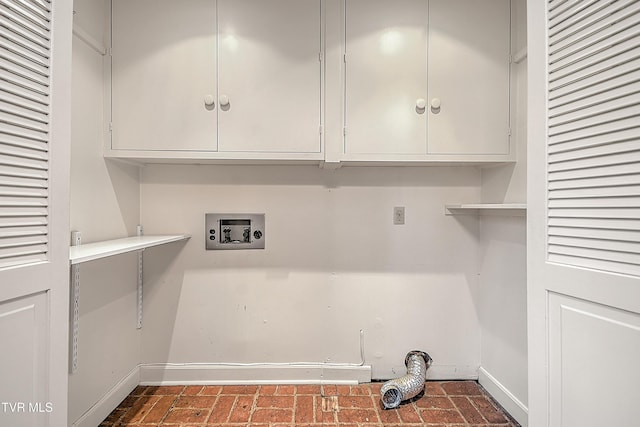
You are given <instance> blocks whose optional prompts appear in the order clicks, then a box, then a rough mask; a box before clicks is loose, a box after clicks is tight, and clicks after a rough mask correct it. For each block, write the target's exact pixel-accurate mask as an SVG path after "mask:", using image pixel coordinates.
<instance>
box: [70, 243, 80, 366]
mask: <svg viewBox="0 0 640 427" xmlns="http://www.w3.org/2000/svg"><path fill="white" fill-rule="evenodd" d="M81 243H82V234H81V233H80V232H79V231H72V232H71V246H78V245H80V244H81ZM71 298H72V301H71V310H72V312H71V340H70V345H71V349H70V351H71V357H70V358H69V362H70V366H69V370H70V372H71V373H72V374H73V373H75V372H76V371H77V370H78V330H79V326H80V265H79V264H74V265H72V266H71Z"/></svg>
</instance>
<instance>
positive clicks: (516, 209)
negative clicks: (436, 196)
mask: <svg viewBox="0 0 640 427" xmlns="http://www.w3.org/2000/svg"><path fill="white" fill-rule="evenodd" d="M444 208H445V209H444V210H445V212H444V213H445V215H512V216H525V215H526V214H527V205H526V204H525V203H466V204H459V205H445V206H444Z"/></svg>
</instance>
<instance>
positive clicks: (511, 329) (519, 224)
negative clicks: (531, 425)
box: [478, 0, 528, 425]
mask: <svg viewBox="0 0 640 427" xmlns="http://www.w3.org/2000/svg"><path fill="white" fill-rule="evenodd" d="M513 14H514V18H515V19H514V20H513V21H514V22H515V24H516V25H515V26H514V33H513V34H514V37H513V39H512V51H513V52H514V53H518V52H521V51H522V50H523V49H525V48H526V4H525V2H524V1H522V0H517V1H514V2H513ZM526 67H527V61H526V59H524V60H523V61H522V62H520V63H519V64H514V65H513V69H512V73H513V80H514V84H513V86H512V118H513V119H512V126H513V127H512V137H513V138H515V141H516V148H517V163H515V164H513V165H506V166H500V167H495V168H488V169H484V170H483V171H482V201H483V202H485V203H525V202H526V200H527V196H526V173H527V158H526V153H527V145H526V134H527V131H526V129H527V127H526V117H527V111H526V110H527V109H526V106H527V104H526V103H527V94H526V88H527V73H526ZM479 236H480V238H479V251H480V255H479V257H480V260H479V263H480V269H479V273H480V285H479V286H480V295H481V297H480V298H479V305H478V312H479V319H480V329H481V342H482V354H481V365H482V370H481V372H480V382H481V384H483V385H484V386H485V387H486V388H487V389H488V390H489V391H490V392H491V393H492V394H493V395H494V397H496V398H497V399H498V401H499V402H500V403H501V404H502V405H503V406H504V407H505V408H506V409H507V410H508V411H509V412H510V413H511V414H512V415H513V416H514V417H516V418H517V419H518V421H519V422H520V423H521V424H522V425H526V423H527V401H528V396H527V385H528V381H527V269H526V255H527V253H526V217H524V216H522V217H513V216H512V217H509V216H489V215H485V216H482V217H480V235H479Z"/></svg>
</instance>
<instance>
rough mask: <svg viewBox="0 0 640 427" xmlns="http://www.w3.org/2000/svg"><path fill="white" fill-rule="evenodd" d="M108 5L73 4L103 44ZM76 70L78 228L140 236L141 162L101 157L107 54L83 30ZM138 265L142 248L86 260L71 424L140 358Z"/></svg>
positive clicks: (91, 0)
mask: <svg viewBox="0 0 640 427" xmlns="http://www.w3.org/2000/svg"><path fill="white" fill-rule="evenodd" d="M105 6H106V4H105V2H104V1H102V0H80V1H78V0H76V1H75V4H74V9H75V11H76V14H75V15H74V26H75V28H80V29H81V30H82V31H83V32H84V33H87V34H89V35H90V36H91V37H92V38H93V39H95V40H96V41H98V42H99V43H103V40H104V27H105V20H104V19H105V14H106V13H107V9H106V8H105ZM72 75H73V87H72V141H71V144H72V146H71V212H70V221H71V229H72V230H79V231H81V232H82V241H83V242H84V243H88V242H92V241H97V240H104V239H112V238H117V237H123V236H126V235H134V234H135V230H136V225H137V224H138V221H139V216H140V202H139V200H140V195H139V188H140V185H139V180H138V168H136V167H132V166H125V165H122V164H118V163H113V162H107V161H105V160H104V158H103V157H102V146H103V137H104V134H103V126H104V107H103V106H104V82H105V78H104V63H103V57H102V56H101V55H100V54H99V53H98V52H96V51H95V50H94V49H92V48H91V47H89V46H88V45H87V44H86V43H85V42H84V41H82V40H80V39H79V38H78V37H76V36H74V38H73V69H72ZM136 266H137V258H136V256H135V254H133V255H122V256H118V257H114V258H110V259H105V260H100V261H93V262H89V263H86V264H82V265H81V266H80V275H81V281H80V283H81V284H80V318H79V324H80V328H79V331H80V332H79V344H78V353H79V359H78V370H77V372H76V373H74V374H70V375H69V422H70V423H76V422H77V421H78V420H79V419H81V417H82V416H83V414H85V413H87V411H89V413H90V412H91V411H93V410H95V409H96V407H95V406H94V405H96V403H98V402H99V401H100V400H101V399H104V398H105V396H106V395H108V394H109V393H110V392H111V391H112V390H113V388H114V387H116V386H117V384H118V383H119V382H120V381H121V380H123V378H125V377H126V376H127V375H128V374H129V373H130V372H131V371H132V370H133V369H134V368H136V367H137V363H138V362H139V360H140V334H139V331H138V330H137V329H136V274H137V270H136ZM102 410H103V411H104V408H102ZM107 414H108V412H107ZM98 422H99V421H98Z"/></svg>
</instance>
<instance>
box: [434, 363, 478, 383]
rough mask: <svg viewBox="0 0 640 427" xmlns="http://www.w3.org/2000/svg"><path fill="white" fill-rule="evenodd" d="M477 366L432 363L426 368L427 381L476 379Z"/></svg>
mask: <svg viewBox="0 0 640 427" xmlns="http://www.w3.org/2000/svg"><path fill="white" fill-rule="evenodd" d="M477 379H478V366H469V365H438V364H435V363H434V364H433V365H431V366H429V369H427V380H428V381H448V380H477Z"/></svg>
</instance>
